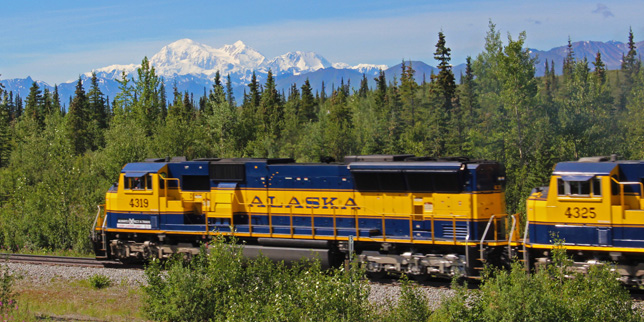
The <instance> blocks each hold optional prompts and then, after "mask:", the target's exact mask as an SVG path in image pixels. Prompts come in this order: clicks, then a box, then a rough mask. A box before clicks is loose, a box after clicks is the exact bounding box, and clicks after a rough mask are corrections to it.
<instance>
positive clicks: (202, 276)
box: [144, 241, 374, 321]
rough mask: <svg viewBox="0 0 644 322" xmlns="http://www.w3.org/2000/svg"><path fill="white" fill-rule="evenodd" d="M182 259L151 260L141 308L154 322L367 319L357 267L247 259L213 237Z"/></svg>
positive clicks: (365, 288) (363, 286) (364, 284)
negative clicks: (326, 267) (325, 267)
mask: <svg viewBox="0 0 644 322" xmlns="http://www.w3.org/2000/svg"><path fill="white" fill-rule="evenodd" d="M209 250H210V251H209V253H207V252H206V251H205V248H203V249H202V252H201V253H200V254H199V255H197V256H196V257H194V258H193V259H192V260H191V261H190V262H188V263H186V262H184V261H183V260H181V259H174V260H171V261H169V262H168V263H167V264H166V268H167V270H165V271H164V270H162V268H163V265H162V264H161V263H160V262H158V261H154V262H152V263H151V264H150V265H149V266H148V267H146V270H145V273H146V278H147V282H148V286H145V287H144V292H145V295H146V296H145V300H144V301H145V305H144V308H145V311H146V313H147V315H148V317H149V318H151V319H153V320H159V321H207V320H213V321H371V320H373V318H374V317H373V316H372V313H371V311H372V310H370V306H369V303H368V300H367V297H368V294H369V286H368V284H367V281H366V280H364V278H363V273H362V272H361V271H360V270H358V269H352V270H349V271H345V270H343V269H333V270H329V271H324V270H322V269H321V268H320V265H319V263H318V262H317V261H302V262H299V263H296V264H294V265H292V266H287V265H285V264H284V263H274V262H272V261H270V260H268V259H267V258H265V257H260V258H258V259H256V260H252V261H248V260H246V259H244V258H243V257H242V254H241V247H240V246H236V245H230V244H225V243H223V242H222V241H217V242H215V243H213V244H212V245H210V247H209Z"/></svg>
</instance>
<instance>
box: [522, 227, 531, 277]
mask: <svg viewBox="0 0 644 322" xmlns="http://www.w3.org/2000/svg"><path fill="white" fill-rule="evenodd" d="M529 226H530V221H529V220H526V221H525V230H524V232H523V243H522V245H523V260H524V263H525V267H526V271H528V272H530V271H529V268H530V266H529V265H530V263H528V260H529V258H528V253H527V249H526V247H525V245H526V241H527V240H528V227H529Z"/></svg>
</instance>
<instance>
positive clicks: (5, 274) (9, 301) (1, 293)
mask: <svg viewBox="0 0 644 322" xmlns="http://www.w3.org/2000/svg"><path fill="white" fill-rule="evenodd" d="M1 266H2V267H1V268H0V313H3V314H5V316H6V314H7V313H8V312H10V311H12V310H14V309H17V304H16V296H17V294H16V293H15V292H14V289H13V287H14V284H15V282H16V280H17V279H19V278H20V276H17V275H15V273H13V272H11V271H10V270H9V266H7V265H1Z"/></svg>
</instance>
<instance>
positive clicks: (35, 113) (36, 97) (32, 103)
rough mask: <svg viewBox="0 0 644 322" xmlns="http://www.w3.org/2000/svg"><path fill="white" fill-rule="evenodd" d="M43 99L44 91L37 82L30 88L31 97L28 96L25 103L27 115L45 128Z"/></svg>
mask: <svg viewBox="0 0 644 322" xmlns="http://www.w3.org/2000/svg"><path fill="white" fill-rule="evenodd" d="M42 104H43V97H42V91H41V90H40V87H38V84H37V83H36V82H33V83H32V84H31V88H29V95H27V100H26V102H25V113H24V114H25V115H26V116H27V117H31V118H33V119H34V120H36V121H37V122H38V124H40V126H41V127H42V126H44V115H43V111H42V108H43V107H42Z"/></svg>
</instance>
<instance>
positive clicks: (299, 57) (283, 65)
mask: <svg viewBox="0 0 644 322" xmlns="http://www.w3.org/2000/svg"><path fill="white" fill-rule="evenodd" d="M262 67H263V69H264V70H265V71H266V72H268V70H269V69H270V70H271V72H273V73H274V74H276V75H284V74H289V75H300V74H303V73H309V72H314V71H316V70H318V69H323V68H329V67H331V63H329V61H328V60H326V59H325V58H324V57H322V56H320V55H318V54H316V53H314V52H302V51H294V52H288V53H286V54H284V55H281V56H277V57H275V58H273V59H271V60H270V61H268V62H267V63H266V64H264V65H263V66H262Z"/></svg>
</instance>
